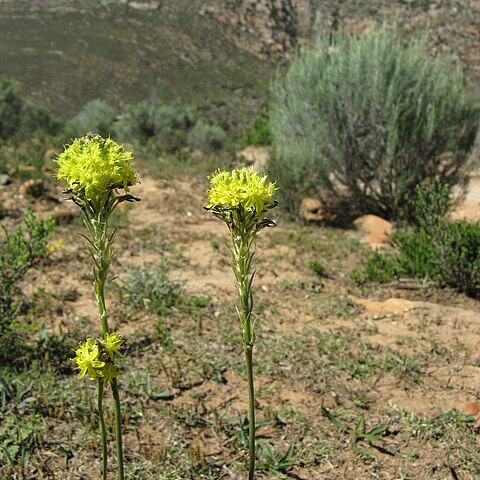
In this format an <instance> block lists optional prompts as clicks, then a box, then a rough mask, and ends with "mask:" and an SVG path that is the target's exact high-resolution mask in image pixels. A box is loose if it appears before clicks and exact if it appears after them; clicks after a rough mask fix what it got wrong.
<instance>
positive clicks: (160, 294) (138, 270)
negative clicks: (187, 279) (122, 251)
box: [119, 262, 182, 316]
mask: <svg viewBox="0 0 480 480" xmlns="http://www.w3.org/2000/svg"><path fill="white" fill-rule="evenodd" d="M124 268H125V276H124V277H123V276H122V277H121V284H120V287H119V288H120V295H121V297H122V300H123V304H125V305H128V306H129V307H131V308H134V309H141V310H144V309H145V310H149V311H151V312H154V313H156V314H158V315H160V316H162V315H164V314H165V313H166V311H167V310H168V309H169V308H171V307H173V306H175V305H176V304H177V303H178V302H179V300H180V296H181V294H182V286H181V284H180V282H178V281H176V280H170V279H169V277H168V267H167V265H166V264H165V263H157V264H147V263H144V262H142V263H141V264H140V266H138V267H133V266H125V267H124Z"/></svg>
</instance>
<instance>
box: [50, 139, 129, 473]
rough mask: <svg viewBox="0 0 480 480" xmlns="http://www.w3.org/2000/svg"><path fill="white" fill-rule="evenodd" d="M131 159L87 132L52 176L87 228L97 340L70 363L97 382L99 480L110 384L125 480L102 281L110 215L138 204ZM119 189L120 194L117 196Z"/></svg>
mask: <svg viewBox="0 0 480 480" xmlns="http://www.w3.org/2000/svg"><path fill="white" fill-rule="evenodd" d="M132 160H133V155H132V153H131V152H128V151H126V150H125V149H124V147H123V146H122V145H119V144H117V143H116V142H114V141H113V140H111V139H110V138H102V137H101V136H100V135H93V134H87V135H86V136H84V137H82V138H77V139H75V140H73V141H72V143H71V144H70V145H67V146H66V147H65V150H64V151H63V153H61V154H60V155H59V156H58V158H57V160H56V162H57V172H56V177H57V179H58V180H63V181H65V182H66V183H67V189H66V191H65V193H66V195H67V196H68V197H69V198H70V199H71V200H72V201H73V202H75V204H76V205H78V206H79V207H80V209H81V211H82V214H83V223H84V225H85V227H86V230H87V235H85V238H86V240H87V244H86V247H87V248H88V250H89V252H90V255H91V257H92V260H93V279H94V280H93V288H94V291H95V296H96V299H97V303H98V308H99V315H100V323H101V331H102V335H101V337H100V338H97V339H93V338H87V339H86V341H85V342H84V343H81V344H80V345H79V346H78V348H77V350H76V352H75V358H74V359H73V361H74V362H75V363H76V368H77V369H78V370H79V375H78V376H79V378H82V377H84V376H85V375H87V376H88V377H89V378H90V379H91V380H96V381H97V386H98V398H97V401H98V413H99V417H100V433H101V438H102V479H103V480H106V478H107V437H106V429H105V420H104V413H103V396H104V391H105V390H106V389H107V387H108V386H109V385H111V389H112V395H113V401H114V405H115V423H116V429H115V430H116V443H117V462H118V479H119V480H123V479H124V465H123V449H122V430H121V411H120V398H119V393H118V385H117V377H118V376H119V375H120V369H119V368H118V366H117V365H116V364H115V359H116V358H117V357H119V356H122V353H121V347H122V343H123V339H122V338H121V337H120V336H119V335H118V334H117V333H116V332H112V331H110V329H109V326H108V320H107V310H106V305H105V283H106V280H107V274H108V270H109V267H110V264H111V262H112V259H113V256H114V237H115V231H114V230H113V231H111V230H110V229H109V220H110V216H111V214H112V212H113V211H114V210H115V207H117V205H118V204H120V203H122V202H125V201H127V202H133V201H136V200H138V199H137V198H135V197H133V196H132V195H131V194H130V193H129V187H131V186H132V185H134V184H135V183H137V173H136V171H135V169H134V168H133V165H132ZM122 191H123V192H122Z"/></svg>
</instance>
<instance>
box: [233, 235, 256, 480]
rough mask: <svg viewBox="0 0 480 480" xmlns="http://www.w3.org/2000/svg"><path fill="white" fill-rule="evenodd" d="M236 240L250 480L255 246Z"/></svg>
mask: <svg viewBox="0 0 480 480" xmlns="http://www.w3.org/2000/svg"><path fill="white" fill-rule="evenodd" d="M232 240H233V259H232V260H233V268H234V271H235V275H236V278H237V282H238V295H239V301H240V307H241V317H240V322H241V324H242V327H243V346H244V350H245V361H246V370H247V383H248V425H249V428H248V450H249V462H248V480H253V479H254V477H255V459H256V455H255V387H254V383H253V345H254V342H255V335H254V331H253V328H254V325H253V324H252V310H253V296H252V292H251V287H252V274H251V266H252V259H253V253H251V251H250V249H251V245H252V241H253V235H252V233H251V232H247V231H245V230H243V229H240V231H239V232H236V234H235V233H234V232H232Z"/></svg>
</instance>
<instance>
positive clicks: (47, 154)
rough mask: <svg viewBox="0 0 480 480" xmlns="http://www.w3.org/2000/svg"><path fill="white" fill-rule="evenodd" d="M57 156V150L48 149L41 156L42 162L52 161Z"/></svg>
mask: <svg viewBox="0 0 480 480" xmlns="http://www.w3.org/2000/svg"><path fill="white" fill-rule="evenodd" d="M57 154H58V150H57V149H56V148H49V149H48V150H46V151H45V153H44V154H43V159H44V160H52V159H53V158H55V157H56V156H57Z"/></svg>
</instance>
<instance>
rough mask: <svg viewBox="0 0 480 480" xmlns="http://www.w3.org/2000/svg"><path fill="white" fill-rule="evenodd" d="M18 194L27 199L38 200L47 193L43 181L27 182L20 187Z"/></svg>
mask: <svg viewBox="0 0 480 480" xmlns="http://www.w3.org/2000/svg"><path fill="white" fill-rule="evenodd" d="M18 193H19V194H20V195H24V196H26V197H33V198H38V197H41V196H42V195H43V194H44V193H45V184H44V183H43V180H35V179H32V180H27V181H26V182H23V183H22V184H21V185H20V188H19V189H18Z"/></svg>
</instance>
